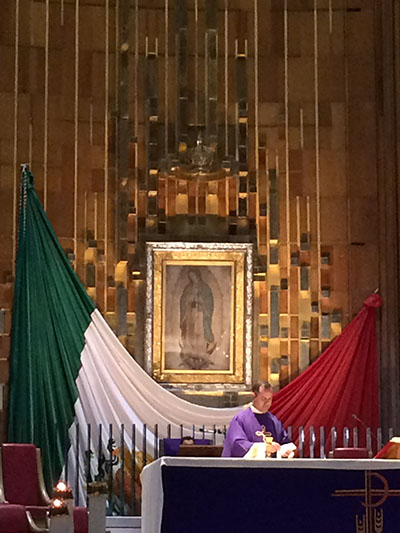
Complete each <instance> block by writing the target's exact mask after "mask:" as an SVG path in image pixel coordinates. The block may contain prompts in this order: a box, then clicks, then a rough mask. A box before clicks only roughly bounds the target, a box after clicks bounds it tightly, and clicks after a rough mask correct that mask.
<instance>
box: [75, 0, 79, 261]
mask: <svg viewBox="0 0 400 533" xmlns="http://www.w3.org/2000/svg"><path fill="white" fill-rule="evenodd" d="M78 113H79V0H75V87H74V256H75V270H76V268H77V266H78V256H77V254H78V135H79V122H78V120H79V116H78Z"/></svg>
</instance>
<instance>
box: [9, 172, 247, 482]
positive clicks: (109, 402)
mask: <svg viewBox="0 0 400 533" xmlns="http://www.w3.org/2000/svg"><path fill="white" fill-rule="evenodd" d="M11 343H12V344H11V363H10V409H9V437H8V438H9V440H10V441H12V442H28V443H34V444H35V445H36V446H38V447H40V448H41V449H42V453H43V458H44V461H43V462H44V474H45V478H46V481H47V483H48V485H49V486H52V485H53V484H54V482H55V481H56V480H57V479H58V477H59V476H60V473H61V471H62V469H63V467H64V462H65V458H66V456H67V450H68V449H69V450H70V451H69V455H68V456H69V460H70V462H69V465H70V468H69V473H70V475H71V474H72V472H73V470H74V469H75V466H76V460H73V452H74V450H75V451H77V450H76V449H74V447H75V446H76V442H77V439H76V437H77V435H76V425H75V423H78V424H79V425H78V427H79V442H80V443H81V446H80V449H79V453H80V454H82V450H83V445H82V443H85V445H87V442H88V441H87V435H88V434H87V424H88V423H91V424H92V425H93V426H92V439H91V448H92V449H93V450H95V449H96V447H97V437H98V434H97V432H98V425H99V424H100V423H101V424H102V426H103V428H107V431H108V427H109V424H113V426H114V432H115V433H119V431H120V426H121V424H124V425H125V427H126V428H127V434H126V441H127V445H129V446H130V445H131V442H130V441H129V428H130V427H131V426H132V424H137V428H138V439H137V441H138V442H140V443H141V444H142V442H143V438H142V437H143V435H142V434H141V433H140V432H141V431H142V424H147V425H148V429H149V431H148V433H147V436H148V439H149V443H148V449H149V450H150V449H151V447H152V446H153V443H154V436H153V435H152V433H151V432H152V430H154V426H155V424H158V425H159V433H158V434H159V436H160V437H166V436H167V426H168V424H171V428H172V431H174V430H175V434H177V433H178V431H179V432H180V425H181V424H182V425H183V427H184V428H185V429H186V431H187V432H190V433H191V432H192V427H193V425H195V426H196V427H201V426H203V425H205V426H207V425H210V424H215V425H217V426H224V425H228V424H229V422H230V420H231V418H232V417H233V416H234V415H235V414H236V413H237V412H238V410H239V409H238V408H234V409H213V408H207V407H202V406H198V405H194V404H192V403H189V402H187V401H185V400H182V399H180V398H178V397H177V396H175V395H174V394H172V393H171V392H169V391H167V390H165V389H163V388H162V387H161V386H160V385H158V384H157V383H156V382H155V381H154V380H153V379H152V378H151V377H150V376H149V375H147V374H146V372H144V370H143V369H142V368H141V367H140V366H139V365H138V364H137V363H136V362H135V360H134V359H133V358H132V356H131V355H130V354H129V353H128V352H127V351H126V349H125V348H124V347H123V346H122V344H121V343H120V342H119V340H118V339H117V337H116V336H115V335H114V333H113V332H112V330H111V329H110V327H109V326H108V324H107V323H106V322H105V320H104V319H103V317H102V316H101V314H100V313H99V311H98V310H96V309H95V306H94V304H93V302H92V301H91V299H90V298H89V296H88V295H87V293H86V290H85V288H84V287H83V285H82V283H81V282H80V280H79V278H78V277H77V275H76V274H75V272H74V271H73V269H72V267H71V265H70V264H69V261H68V259H67V257H66V255H65V253H64V251H63V249H62V248H61V246H60V244H59V242H58V240H57V237H56V235H55V233H54V230H53V228H52V226H51V224H50V222H49V220H48V218H47V216H46V213H45V212H44V210H43V207H42V205H41V203H40V200H39V198H38V196H37V194H36V192H35V190H34V186H33V176H32V174H31V173H30V172H29V169H28V168H27V167H25V168H24V170H23V173H22V180H21V200H20V214H19V226H18V254H17V269H16V282H15V291H14V306H13V323H12V337H11ZM107 431H106V429H105V430H104V432H103V445H104V449H105V447H106V445H107V438H108V435H106V433H107ZM118 438H119V437H118ZM83 463H84V461H83V460H82V461H81V464H82V465H83ZM81 474H82V472H81ZM81 486H83V484H82V483H81Z"/></svg>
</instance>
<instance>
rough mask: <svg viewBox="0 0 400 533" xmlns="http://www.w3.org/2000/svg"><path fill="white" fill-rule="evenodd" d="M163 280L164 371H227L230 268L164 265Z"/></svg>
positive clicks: (230, 298)
mask: <svg viewBox="0 0 400 533" xmlns="http://www.w3.org/2000/svg"><path fill="white" fill-rule="evenodd" d="M165 280H166V286H165V309H166V310H167V313H166V315H165V322H164V323H165V369H166V370H168V369H170V370H171V369H190V370H219V371H220V370H228V369H229V366H230V352H231V346H230V339H231V316H232V309H231V305H232V295H231V292H232V287H233V283H232V265H220V266H217V265H215V266H214V265H213V266H195V265H187V266H182V265H167V266H166V272H165ZM178 299H179V301H178ZM169 309H179V313H176V314H174V313H169V312H168V310H169Z"/></svg>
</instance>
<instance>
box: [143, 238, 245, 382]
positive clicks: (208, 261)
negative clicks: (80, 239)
mask: <svg viewBox="0 0 400 533" xmlns="http://www.w3.org/2000/svg"><path fill="white" fill-rule="evenodd" d="M146 253H147V261H146V267H147V283H146V326H145V369H146V371H147V372H148V373H149V374H151V375H152V376H153V378H154V379H155V380H156V381H158V382H160V383H167V384H171V385H174V384H180V386H181V385H182V384H184V385H185V387H186V388H187V387H189V388H192V389H196V387H197V386H200V384H201V389H202V390H210V391H213V390H216V388H217V387H218V386H219V385H226V386H227V387H230V388H231V389H232V390H244V389H245V388H246V387H248V386H249V385H250V384H251V353H252V350H251V339H252V337H251V332H252V319H251V317H252V245H251V244H245V243H178V242H176V243H172V242H163V243H147V246H146Z"/></svg>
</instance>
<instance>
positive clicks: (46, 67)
mask: <svg viewBox="0 0 400 533" xmlns="http://www.w3.org/2000/svg"><path fill="white" fill-rule="evenodd" d="M49 24H50V0H46V22H45V44H44V113H43V115H44V131H43V207H44V210H45V211H46V209H47V166H48V163H47V161H48V138H49Z"/></svg>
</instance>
